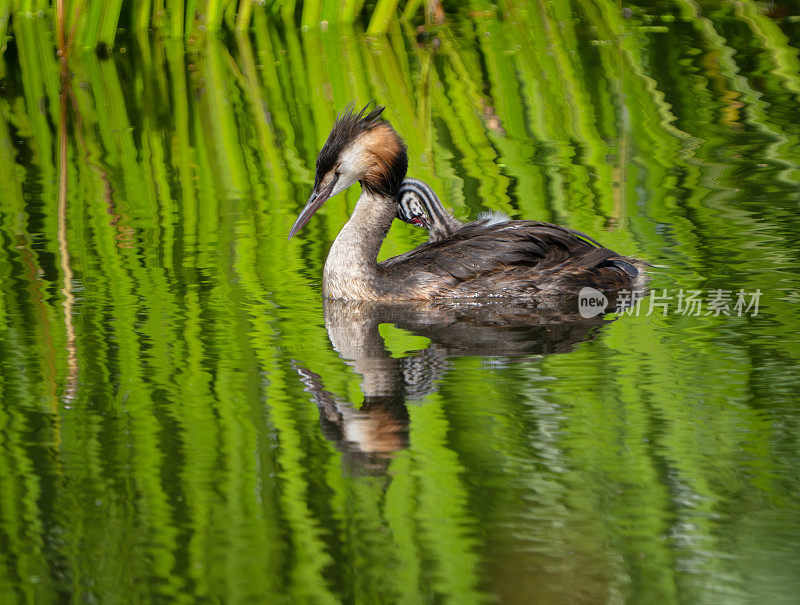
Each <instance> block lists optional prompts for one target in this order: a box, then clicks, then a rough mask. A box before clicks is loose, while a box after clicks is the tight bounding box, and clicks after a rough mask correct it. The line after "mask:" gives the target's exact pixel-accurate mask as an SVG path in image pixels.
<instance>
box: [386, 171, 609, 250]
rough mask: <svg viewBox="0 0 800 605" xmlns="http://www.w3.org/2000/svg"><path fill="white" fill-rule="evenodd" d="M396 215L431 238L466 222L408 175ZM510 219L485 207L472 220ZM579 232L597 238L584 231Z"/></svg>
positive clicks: (443, 235) (482, 222) (490, 222)
mask: <svg viewBox="0 0 800 605" xmlns="http://www.w3.org/2000/svg"><path fill="white" fill-rule="evenodd" d="M397 218H399V219H400V220H401V221H403V222H404V223H409V224H411V225H416V226H417V227H422V228H423V229H427V230H428V235H429V239H428V241H429V242H438V241H439V240H443V239H445V238H446V237H450V236H451V235H453V234H454V233H455V232H456V231H458V230H459V229H461V227H463V226H464V223H462V222H461V221H460V220H458V219H457V218H455V217H454V216H453V215H452V214H450V213H449V212H448V211H447V210H445V209H444V206H443V205H442V202H440V201H439V197H438V196H437V195H436V194H435V193H434V192H433V189H431V187H430V185H428V183H426V182H425V181H420V180H419V179H411V178H407V179H405V180H404V181H403V182H402V183H401V184H400V190H399V191H398V193H397ZM510 220H511V219H510V218H509V216H508V215H507V214H505V213H503V212H499V211H486V212H481V213H480V214H479V215H478V218H476V219H475V221H474V222H473V223H471V224H473V225H484V226H486V225H495V224H497V223H505V222H506V221H510ZM542 224H544V223H542ZM578 235H580V236H581V237H584V238H586V239H588V240H591V241H594V240H592V239H591V238H590V237H587V236H585V235H583V234H582V233H579V234H578ZM595 243H596V242H595ZM599 245H600V244H598V246H599Z"/></svg>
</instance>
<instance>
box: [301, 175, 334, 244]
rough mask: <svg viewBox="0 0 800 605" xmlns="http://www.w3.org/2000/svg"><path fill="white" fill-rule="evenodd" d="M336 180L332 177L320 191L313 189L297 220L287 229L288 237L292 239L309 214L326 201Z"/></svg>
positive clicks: (306, 220) (308, 217)
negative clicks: (290, 228) (289, 229)
mask: <svg viewBox="0 0 800 605" xmlns="http://www.w3.org/2000/svg"><path fill="white" fill-rule="evenodd" d="M337 180H338V179H336V178H334V179H333V180H332V181H331V183H330V184H329V185H328V186H327V187H325V188H323V189H322V190H320V191H318V190H317V189H314V191H313V192H312V193H311V197H310V198H308V202H306V205H305V206H304V207H303V209H302V210H301V211H300V214H298V215H297V220H296V221H295V222H294V225H292V230H291V231H289V239H292V238H293V237H294V236H295V234H296V233H297V232H298V231H300V229H302V228H303V225H305V224H306V223H307V222H308V221H309V219H310V218H311V216H312V215H313V214H314V213H315V212H316V211H317V210H319V207H320V206H322V204H324V203H325V202H326V201H327V199H328V198H329V197H330V196H331V192H332V191H333V188H334V187H335V186H336V181H337Z"/></svg>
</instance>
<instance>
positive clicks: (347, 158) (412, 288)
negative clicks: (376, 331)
mask: <svg viewBox="0 0 800 605" xmlns="http://www.w3.org/2000/svg"><path fill="white" fill-rule="evenodd" d="M368 107H369V105H367V106H366V107H364V108H363V109H362V110H361V111H360V112H358V113H355V112H354V111H353V110H352V108H348V109H347V110H345V112H343V113H342V114H341V115H340V116H339V117H338V119H337V120H336V123H335V124H334V125H333V129H332V130H331V133H330V135H329V136H328V140H327V141H326V142H325V145H323V147H322V150H321V151H320V153H319V157H317V167H316V176H315V179H314V191H313V192H312V193H311V197H310V198H309V200H308V202H307V203H306V205H305V207H304V208H303V209H302V210H301V211H300V214H299V216H298V217H297V220H296V221H295V223H294V225H293V226H292V229H291V231H290V232H289V238H290V239H291V238H292V237H293V236H294V235H295V234H296V233H297V232H298V231H299V230H300V229H301V228H302V227H303V225H305V224H306V223H307V222H308V221H309V219H310V218H311V216H312V215H313V214H314V212H316V211H317V210H318V209H319V208H320V206H322V204H323V203H324V202H325V201H326V200H327V199H328V198H330V197H332V196H334V195H336V194H337V193H341V192H342V191H344V190H345V189H347V188H348V187H350V186H351V185H354V184H355V183H356V182H360V183H361V196H360V197H359V198H358V202H357V203H356V207H355V208H354V209H353V213H352V215H351V216H350V220H349V221H348V222H347V223H346V224H345V225H344V227H342V230H341V231H340V232H339V235H338V236H337V237H336V239H335V240H334V242H333V245H332V246H331V249H330V251H329V253H328V258H327V260H326V261H325V269H324V270H323V277H322V288H323V292H324V295H325V296H326V297H327V298H333V299H345V300H434V299H441V298H477V297H526V298H537V299H539V298H542V297H543V296H545V295H550V294H566V293H575V294H577V293H578V291H579V290H580V289H581V288H583V287H585V286H591V287H594V288H596V289H598V290H617V289H621V288H631V287H633V286H634V285H635V283H636V282H637V280H639V279H641V278H642V277H643V272H642V270H641V269H640V268H639V266H641V263H640V261H637V260H635V259H632V258H626V257H622V256H620V255H618V254H617V253H616V252H612V251H611V250H608V249H607V248H603V247H602V246H599V245H598V244H597V243H596V242H594V241H593V240H590V239H589V238H586V237H583V236H581V235H579V234H577V233H576V232H574V231H571V230H569V229H565V228H563V227H559V226H556V225H549V224H546V223H538V222H535V221H507V222H503V223H497V224H493V225H481V224H469V225H465V226H464V227H462V228H461V229H459V230H458V231H456V232H455V233H453V235H451V236H450V237H447V238H445V239H443V240H440V241H437V242H427V243H425V244H422V245H421V246H419V247H418V248H415V249H414V250H411V251H410V252H406V253H404V254H401V255H399V256H395V257H393V258H390V259H387V260H385V261H383V262H380V263H379V262H377V258H378V252H379V250H380V247H381V244H382V243H383V239H384V238H385V237H386V234H387V233H388V231H389V227H391V224H392V221H393V220H394V219H395V217H396V216H397V208H398V207H397V194H398V192H399V189H400V185H401V183H402V182H403V179H404V178H405V175H406V170H407V169H408V156H407V154H406V146H405V143H404V142H403V139H402V138H400V135H398V134H397V132H396V131H395V130H394V128H392V126H391V125H390V124H389V123H388V122H387V121H386V120H383V119H381V117H380V115H381V112H383V110H384V107H382V106H379V107H376V108H375V109H373V110H372V111H369V112H367V108H368Z"/></svg>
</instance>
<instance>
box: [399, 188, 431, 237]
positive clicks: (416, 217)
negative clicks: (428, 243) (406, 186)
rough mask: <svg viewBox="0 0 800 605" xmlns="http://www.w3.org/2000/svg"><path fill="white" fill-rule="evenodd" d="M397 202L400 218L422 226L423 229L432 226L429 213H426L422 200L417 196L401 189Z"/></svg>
mask: <svg viewBox="0 0 800 605" xmlns="http://www.w3.org/2000/svg"><path fill="white" fill-rule="evenodd" d="M397 202H398V204H397V218H398V219H400V220H401V221H403V222H404V223H408V224H410V225H415V226H417V227H422V228H423V229H430V228H431V222H430V221H429V220H428V215H427V214H425V210H424V208H423V207H422V202H421V201H420V199H419V198H418V197H417V196H415V195H413V194H410V193H408V191H406V192H405V195H404V194H403V191H402V189H401V191H400V195H399V196H398V199H397Z"/></svg>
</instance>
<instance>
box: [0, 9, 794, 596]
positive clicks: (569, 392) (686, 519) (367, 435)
mask: <svg viewBox="0 0 800 605" xmlns="http://www.w3.org/2000/svg"><path fill="white" fill-rule="evenodd" d="M603 6H605V5H603ZM703 7H704V8H703V11H701V10H700V9H699V8H698V7H697V6H696V5H694V4H692V3H689V2H676V3H675V4H674V5H672V4H670V5H667V4H659V5H658V8H657V9H652V10H651V13H647V12H646V11H645V10H643V9H640V8H636V9H635V10H634V11H633V13H632V15H631V18H630V19H625V18H624V16H623V15H621V14H616V13H615V12H614V11H605V10H601V9H602V6H600V4H599V3H598V4H595V3H592V2H587V3H574V4H569V3H540V4H537V5H536V6H535V7H534V8H532V9H531V10H530V11H525V10H522V9H519V8H518V9H508V10H510V12H506V13H504V14H502V15H499V16H498V15H494V14H492V13H491V12H488V13H487V14H485V15H472V16H471V17H470V18H468V19H467V18H465V19H464V20H463V22H456V23H453V24H452V25H450V26H446V27H444V28H442V29H441V30H439V31H437V32H435V33H436V35H435V37H428V38H423V39H421V40H418V39H417V37H416V35H415V32H414V31H412V30H409V31H406V30H404V29H402V28H399V27H398V28H396V29H395V30H394V31H392V32H391V34H390V36H389V37H388V38H386V39H377V40H376V39H365V38H364V37H363V36H362V35H361V34H360V33H358V32H357V31H355V32H354V31H352V30H346V29H341V28H335V27H331V28H330V29H329V30H328V31H320V32H315V31H310V32H305V33H300V32H297V31H294V30H292V29H289V28H283V27H280V26H278V25H275V24H272V23H267V22H266V20H265V19H264V18H263V15H262V14H261V13H258V14H257V15H256V20H255V31H254V32H253V34H252V36H251V38H249V39H239V40H237V39H232V40H228V41H226V42H224V43H222V42H221V43H219V44H215V43H213V42H210V43H209V44H208V46H207V48H206V49H205V50H203V51H202V52H199V53H194V54H184V49H183V46H182V44H181V43H180V41H176V42H171V41H160V40H157V39H153V40H150V39H146V38H143V39H130V40H128V41H127V42H125V43H124V52H123V49H117V50H116V51H114V53H113V54H112V55H111V57H110V58H108V59H103V58H98V57H97V56H96V55H95V54H82V53H79V52H76V53H74V54H73V55H72V56H71V57H70V63H69V68H70V71H71V73H72V75H71V78H70V79H69V82H68V84H67V85H65V86H64V87H63V88H62V86H61V84H60V80H59V65H58V62H57V61H56V58H55V56H54V53H53V52H52V39H51V32H50V31H49V30H48V28H47V26H46V25H45V23H43V22H39V21H36V20H33V21H26V20H20V21H17V22H15V24H14V25H15V35H16V38H15V40H14V41H12V42H11V43H10V44H9V47H8V49H7V50H6V52H5V54H4V55H3V56H2V57H1V58H0V171H1V172H0V191H1V192H2V193H1V194H0V195H1V196H2V199H1V200H0V400H1V403H0V601H2V602H4V603H6V602H9V603H11V602H30V603H48V602H62V601H75V602H100V603H115V602H124V603H127V602H147V601H173V600H175V601H184V602H203V601H210V602H226V603H235V602H269V603H281V602H283V603H295V602H309V603H335V602H347V603H369V604H371V603H383V602H387V603H388V602H398V603H422V602H425V603H428V602H452V603H472V602H487V601H497V600H500V601H502V602H507V603H537V602H538V603H562V602H587V603H595V602H637V603H638V602H655V603H672V602H683V603H697V602H706V603H718V602H720V603H749V602H769V603H790V602H797V599H798V596H797V595H800V565H798V561H800V438H799V437H798V435H800V400H799V399H798V396H797V393H798V388H799V387H800V342H799V341H798V336H797V332H798V329H800V296H798V288H799V287H800V254H799V253H798V250H799V249H800V213H798V203H799V202H800V189H798V181H800V125H799V122H798V119H797V117H798V115H800V61H798V45H800V24H798V23H797V22H796V21H793V20H791V19H789V18H784V17H781V18H778V17H776V18H771V17H769V16H767V15H764V14H761V13H759V12H758V11H757V10H755V8H754V7H753V6H752V5H750V4H749V3H722V2H720V3H715V2H710V3H703ZM373 98H374V99H376V100H378V101H379V102H380V103H385V104H386V105H387V106H388V109H387V111H386V117H387V118H388V119H390V120H391V121H392V123H393V124H394V125H395V126H396V128H397V129H398V131H399V132H400V133H401V134H402V135H403V136H404V137H405V139H406V141H407V143H408V146H409V153H410V162H411V166H410V172H409V174H410V175H412V176H416V177H418V178H422V179H424V180H426V181H428V182H429V183H431V184H432V185H433V186H434V188H435V189H436V191H437V192H438V193H439V194H440V196H441V197H442V199H443V200H444V202H445V204H446V205H447V206H449V207H451V208H453V209H454V211H455V214H456V215H457V216H458V217H460V218H463V219H468V218H471V217H474V216H475V215H476V214H477V213H478V212H480V211H481V210H486V209H498V210H503V211H505V212H508V213H509V214H511V215H513V216H515V217H521V218H537V219H541V220H548V221H553V222H558V223H561V224H565V225H569V226H571V227H575V228H577V229H580V230H582V231H584V232H587V233H589V234H591V235H593V236H594V237H596V238H598V239H599V240H601V241H602V242H603V243H604V244H606V245H608V246H609V247H611V248H614V249H616V250H618V251H619V252H622V253H625V254H629V255H632V256H637V257H640V258H643V259H646V260H648V261H649V262H650V263H652V264H653V265H654V268H653V269H652V277H653V281H652V283H651V287H652V288H653V292H654V293H653V295H651V296H650V297H649V298H648V299H645V300H644V301H642V302H641V303H640V305H639V306H638V308H637V309H638V310H637V311H636V312H634V313H631V314H628V315H623V316H620V317H617V316H614V315H608V316H606V317H598V318H594V319H592V320H584V321H576V320H575V319H574V318H573V319H572V320H569V321H567V320H564V319H563V318H557V317H553V316H549V315H546V314H539V313H536V312H534V311H530V310H527V311H520V310H519V309H516V310H514V309H511V310H509V309H497V308H491V309H477V310H476V309H469V310H463V309H460V310H446V311H441V310H432V309H430V308H428V307H417V308H412V309H404V310H402V312H398V311H397V310H392V309H389V310H387V309H381V308H378V309H376V308H366V309H365V308H355V309H354V308H350V307H342V306H336V305H333V306H330V307H329V308H327V309H324V308H323V302H322V299H321V295H320V279H321V274H322V265H323V263H324V259H325V255H326V253H327V249H328V247H329V246H330V243H331V242H332V240H333V238H334V237H335V235H336V233H337V232H338V231H339V229H340V228H341V226H342V224H343V223H344V222H345V220H346V217H347V215H348V212H349V210H350V209H352V207H353V204H354V203H355V199H356V197H357V194H358V193H357V191H351V192H349V193H348V195H347V196H346V197H345V196H340V197H338V198H334V199H333V200H331V201H330V202H328V203H327V204H326V206H325V208H324V209H323V210H322V211H320V212H319V213H318V214H317V215H316V216H315V217H314V218H313V219H312V220H311V222H310V223H309V224H308V225H307V226H306V227H305V228H304V229H303V231H301V232H300V234H299V235H298V236H297V237H296V238H294V239H293V240H292V241H291V242H287V240H286V235H287V233H288V230H289V228H290V226H291V224H292V223H293V221H294V218H295V216H296V214H297V212H298V211H299V209H300V208H301V207H302V205H303V204H304V203H305V201H306V199H307V197H308V195H309V193H310V192H311V187H312V184H313V168H314V160H315V158H316V153H317V151H318V149H319V147H320V146H321V144H322V143H323V142H324V140H325V137H326V136H327V133H328V130H329V129H330V126H331V124H332V123H333V119H334V117H335V115H336V113H337V111H339V110H340V109H341V108H342V107H344V105H345V104H346V103H347V102H348V101H350V100H353V99H355V100H357V101H358V102H366V101H367V100H369V99H373ZM424 239H425V237H424V234H423V233H422V232H421V231H420V230H416V229H414V228H413V227H411V226H408V225H405V224H395V225H394V226H393V228H392V232H391V234H390V236H389V238H388V239H387V242H386V244H385V246H384V249H383V251H382V257H388V256H390V255H393V254H396V253H399V252H401V251H404V250H407V249H410V248H411V247H413V246H415V245H417V244H418V243H421V242H422V241H423V240H424ZM665 290H666V292H665ZM681 290H682V291H684V292H688V291H700V294H699V295H698V296H699V297H700V298H701V299H702V300H703V301H704V306H703V308H702V310H701V312H700V314H699V315H694V314H688V313H681V312H679V311H678V310H677V297H678V293H679V291H681ZM714 290H722V291H723V292H729V293H731V296H732V299H731V301H730V304H729V307H728V313H729V314H725V313H720V314H719V315H716V314H713V313H712V314H710V315H709V314H708V312H707V306H706V305H707V303H708V300H709V299H710V298H711V297H712V293H711V291H714ZM739 290H743V291H744V292H745V293H747V295H748V296H747V300H748V301H749V300H750V298H751V297H750V294H751V293H753V292H756V291H760V292H761V297H760V299H759V307H758V313H757V314H755V313H754V309H753V308H751V309H750V311H748V312H743V313H741V314H739V313H737V311H736V309H735V303H736V300H737V295H736V294H737V292H738V291H739ZM656 294H657V295H658V296H664V295H666V296H672V297H673V299H672V300H667V299H663V298H662V299H660V300H659V299H657V298H656V296H655V295H656ZM655 302H663V303H666V305H667V314H666V315H663V313H662V311H663V307H661V306H655V307H653V312H652V313H651V312H650V310H651V305H653V304H654V303H655ZM521 317H522V320H521V319H520V318H521Z"/></svg>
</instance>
